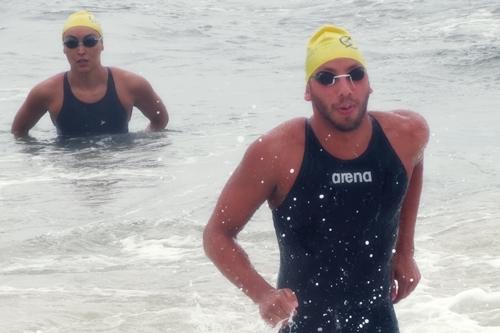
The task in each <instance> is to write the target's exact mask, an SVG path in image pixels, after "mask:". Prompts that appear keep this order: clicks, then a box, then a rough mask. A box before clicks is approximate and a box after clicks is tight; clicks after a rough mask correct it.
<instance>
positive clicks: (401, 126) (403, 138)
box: [370, 110, 429, 158]
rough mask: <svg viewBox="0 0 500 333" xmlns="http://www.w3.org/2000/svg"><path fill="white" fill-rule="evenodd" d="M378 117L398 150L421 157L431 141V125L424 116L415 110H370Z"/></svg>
mask: <svg viewBox="0 0 500 333" xmlns="http://www.w3.org/2000/svg"><path fill="white" fill-rule="evenodd" d="M370 114H371V115H372V116H373V117H375V119H377V121H378V122H379V124H380V126H381V127H382V129H383V130H384V133H385V134H386V136H387V138H388V139H389V141H390V142H391V144H392V145H393V147H395V148H396V150H397V151H399V152H402V151H405V152H408V154H409V155H410V156H412V157H415V156H417V157H418V158H420V156H421V155H422V152H423V150H424V148H425V146H426V145H427V142H428V141H429V127H428V125H427V122H426V121H425V119H424V117H422V116H421V115H420V114H418V113H417V112H414V111H409V110H395V111H390V112H370Z"/></svg>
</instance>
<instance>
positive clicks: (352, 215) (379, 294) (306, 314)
mask: <svg viewBox="0 0 500 333" xmlns="http://www.w3.org/2000/svg"><path fill="white" fill-rule="evenodd" d="M370 118H371V122H372V125H373V126H372V127H373V134H372V137H371V140H370V143H369V145H368V147H367V149H366V151H365V152H364V153H363V154H362V155H361V156H359V157H358V158H356V159H353V160H341V159H338V158H336V157H334V156H332V155H330V154H329V153H328V152H326V151H325V150H324V149H323V147H322V146H321V144H320V142H319V141H318V139H317V138H316V136H315V135H314V133H313V130H312V128H311V127H310V125H309V124H308V123H307V122H306V126H305V131H306V139H305V140H306V141H305V151H304V158H303V162H302V166H301V169H300V172H299V174H298V176H297V179H296V181H295V183H294V185H293V186H292V189H291V190H290V192H289V193H288V195H287V197H286V199H285V200H284V201H283V203H282V204H281V205H280V206H279V207H278V208H276V209H274V210H273V220H274V226H275V229H276V235H277V238H278V243H279V248H280V271H279V277H278V288H290V289H292V290H293V291H294V292H295V293H296V295H297V297H298V300H299V307H298V313H297V315H296V316H295V317H294V324H292V325H291V326H290V327H287V328H286V329H283V330H282V331H281V332H295V333H312V332H328V333H331V332H343V333H352V332H366V333H372V332H383V333H397V332H399V330H398V323H397V320H396V317H395V314H394V309H393V305H392V301H391V298H390V289H391V283H392V278H391V266H390V264H391V258H392V254H393V248H394V246H395V241H396V238H397V233H398V223H399V213H400V209H401V204H402V200H403V198H404V195H405V193H406V188H407V184H408V180H407V175H406V171H405V168H404V166H403V164H402V162H401V161H400V159H399V157H398V156H397V155H396V153H395V151H394V150H393V148H392V146H391V144H390V143H389V141H388V139H387V138H386V136H385V134H384V132H383V130H382V128H381V127H380V125H379V124H378V122H377V121H376V120H375V118H373V117H370Z"/></svg>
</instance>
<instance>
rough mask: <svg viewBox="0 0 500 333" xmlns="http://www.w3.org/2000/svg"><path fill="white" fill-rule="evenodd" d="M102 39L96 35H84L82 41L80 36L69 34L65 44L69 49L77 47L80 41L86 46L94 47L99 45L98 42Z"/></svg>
mask: <svg viewBox="0 0 500 333" xmlns="http://www.w3.org/2000/svg"><path fill="white" fill-rule="evenodd" d="M101 39H102V37H99V38H98V37H96V36H94V35H87V36H85V37H83V39H82V41H81V42H80V41H79V40H78V38H76V37H73V36H69V37H66V38H65V39H64V42H63V44H64V46H66V47H67V48H68V49H76V48H77V47H78V46H79V45H80V43H82V44H83V46H85V47H94V46H96V45H97V43H98V42H99V41H100V40H101Z"/></svg>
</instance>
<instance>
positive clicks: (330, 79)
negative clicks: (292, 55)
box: [314, 72, 335, 86]
mask: <svg viewBox="0 0 500 333" xmlns="http://www.w3.org/2000/svg"><path fill="white" fill-rule="evenodd" d="M314 78H315V79H316V81H318V82H319V83H320V84H322V85H324V86H331V85H332V84H334V83H335V74H333V73H330V72H319V73H317V74H316V75H315V76H314Z"/></svg>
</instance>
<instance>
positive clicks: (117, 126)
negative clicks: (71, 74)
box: [56, 68, 128, 136]
mask: <svg viewBox="0 0 500 333" xmlns="http://www.w3.org/2000/svg"><path fill="white" fill-rule="evenodd" d="M56 127H57V132H58V134H59V135H60V136H85V135H98V134H117V133H127V132H128V114H127V112H126V111H125V108H124V107H123V105H122V104H121V102H120V100H119V99H118V95H117V93H116V88H115V83H114V81H113V75H112V74H111V70H110V69H109V68H108V85H107V89H106V94H105V95H104V97H103V98H102V99H101V100H99V101H97V102H95V103H84V102H82V101H80V100H79V99H77V98H76V97H75V95H73V92H72V91H71V87H70V85H69V81H68V73H67V72H66V73H64V100H63V105H62V108H61V111H60V112H59V115H58V116H57V119H56Z"/></svg>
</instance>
